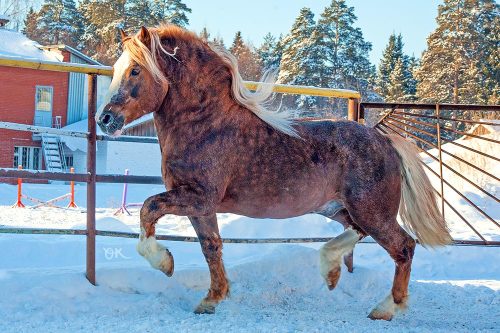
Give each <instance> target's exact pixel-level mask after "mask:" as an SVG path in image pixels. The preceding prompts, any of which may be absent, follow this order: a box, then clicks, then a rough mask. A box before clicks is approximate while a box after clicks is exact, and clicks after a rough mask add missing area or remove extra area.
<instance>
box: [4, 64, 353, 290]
mask: <svg viewBox="0 0 500 333" xmlns="http://www.w3.org/2000/svg"><path fill="white" fill-rule="evenodd" d="M0 66H8V67H17V68H28V69H38V70H48V71H59V72H74V73H84V74H87V76H88V89H89V90H88V132H74V131H66V130H61V129H54V128H47V127H40V126H33V125H24V124H17V123H9V122H0V129H8V130H15V131H28V132H32V133H50V134H57V135H61V136H71V137H80V138H85V139H87V173H58V172H48V171H29V170H17V169H5V168H0V178H25V179H44V180H61V181H76V182H85V183H87V212H86V217H87V223H86V229H85V230H75V229H42V228H0V233H15V234H56V235H82V236H86V244H87V249H86V254H87V262H86V276H87V279H88V280H89V281H90V283H92V284H94V285H95V284H96V277H95V241H96V236H111V237H125V238H138V234H136V233H125V232H112V231H100V230H96V225H95V209H96V183H98V182H102V183H135V184H163V180H162V178H161V177H154V176H132V175H110V174H107V175H98V174H97V173H96V142H97V141H99V140H107V141H121V142H141V143H156V142H158V140H157V139H156V138H143V137H126V136H122V137H119V138H111V137H108V136H104V135H97V134H96V122H95V119H94V117H95V113H96V101H97V75H108V76H111V75H112V74H113V70H112V68H111V67H107V66H94V65H85V64H73V63H55V62H48V61H27V60H19V59H17V58H10V57H5V56H1V57H0ZM245 85H246V86H247V87H248V88H249V89H255V88H256V87H257V85H258V83H257V82H245ZM273 89H274V91H275V92H279V93H287V94H300V95H311V96H322V97H330V98H347V99H349V103H348V115H349V119H351V120H355V119H357V114H358V107H359V103H358V101H359V98H360V97H361V96H360V94H359V93H358V92H356V91H352V90H346V89H325V88H316V87H305V86H290V85H275V86H273ZM156 237H157V239H159V240H169V241H184V242H197V241H198V239H197V238H196V237H186V236H174V235H157V236H156ZM326 241H328V239H327V238H269V239H240V238H238V239H235V238H231V239H230V238H225V239H223V242H224V243H248V244H254V243H307V242H326Z"/></svg>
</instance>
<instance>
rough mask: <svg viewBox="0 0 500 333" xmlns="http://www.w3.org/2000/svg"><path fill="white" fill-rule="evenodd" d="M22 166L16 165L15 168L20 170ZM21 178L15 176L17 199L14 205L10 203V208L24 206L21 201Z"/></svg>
mask: <svg viewBox="0 0 500 333" xmlns="http://www.w3.org/2000/svg"><path fill="white" fill-rule="evenodd" d="M22 169H23V166H22V165H18V166H17V170H22ZM22 187H23V179H22V178H17V201H16V203H15V204H14V205H12V208H24V204H23V201H22V198H23V189H22Z"/></svg>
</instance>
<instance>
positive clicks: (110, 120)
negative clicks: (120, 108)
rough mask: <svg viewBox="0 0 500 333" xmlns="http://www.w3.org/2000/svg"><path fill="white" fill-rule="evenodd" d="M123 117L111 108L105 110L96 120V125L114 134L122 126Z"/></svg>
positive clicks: (109, 133)
mask: <svg viewBox="0 0 500 333" xmlns="http://www.w3.org/2000/svg"><path fill="white" fill-rule="evenodd" d="M124 123H125V118H124V117H123V116H122V115H121V114H116V113H115V112H113V111H111V110H109V109H108V110H105V111H104V112H103V113H102V114H101V115H100V116H99V119H98V120H97V125H99V127H100V128H101V129H102V131H103V132H104V133H106V134H108V135H116V133H117V132H118V131H120V130H121V129H122V128H123V124H124Z"/></svg>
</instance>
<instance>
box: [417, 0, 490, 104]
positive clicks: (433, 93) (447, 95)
mask: <svg viewBox="0 0 500 333" xmlns="http://www.w3.org/2000/svg"><path fill="white" fill-rule="evenodd" d="M438 9H439V10H438V16H437V18H436V21H437V25H438V26H437V28H436V30H435V31H434V32H432V33H431V35H430V36H429V37H428V39H427V50H426V51H424V53H423V55H422V59H421V64H420V67H419V69H418V70H417V79H418V81H419V83H418V85H417V94H418V97H419V98H420V100H422V101H427V102H440V103H443V102H448V103H481V102H487V101H489V100H490V98H491V96H493V95H494V94H495V93H494V91H492V90H495V88H494V86H495V81H496V86H497V90H498V76H497V78H496V80H495V78H493V80H491V78H492V75H491V74H493V73H494V72H495V70H494V69H493V71H489V70H488V69H486V67H488V66H489V65H487V63H488V62H489V61H490V60H489V59H490V58H489V55H493V54H495V55H494V57H496V59H495V60H493V63H492V65H493V68H494V67H495V66H496V67H497V69H498V46H499V45H498V29H499V28H498V17H499V14H498V5H495V4H494V3H492V1H484V0H483V1H479V0H445V1H444V3H443V4H442V5H440V6H439V7H438ZM495 20H496V22H497V23H496V24H495V23H493V25H490V24H488V23H487V22H488V21H489V22H494V21H495ZM495 25H496V28H495ZM486 26H488V27H486ZM490 29H493V30H495V29H496V33H497V35H496V36H493V34H492V30H490ZM491 36H493V37H491ZM491 38H493V40H494V41H493V42H492V43H491V42H490V41H491ZM490 64H491V63H490ZM485 65H486V67H485ZM493 77H494V74H493ZM487 82H488V83H487ZM491 83H493V85H490V84H491ZM488 85H489V89H488V88H487V89H485V87H486V86H488Z"/></svg>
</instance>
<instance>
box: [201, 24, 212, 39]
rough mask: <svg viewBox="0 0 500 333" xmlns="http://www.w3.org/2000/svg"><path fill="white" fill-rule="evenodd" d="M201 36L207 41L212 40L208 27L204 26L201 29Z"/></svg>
mask: <svg viewBox="0 0 500 333" xmlns="http://www.w3.org/2000/svg"><path fill="white" fill-rule="evenodd" d="M200 38H201V39H203V40H204V41H207V42H208V41H209V40H210V33H209V32H208V30H207V27H203V29H202V30H201V31H200Z"/></svg>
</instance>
